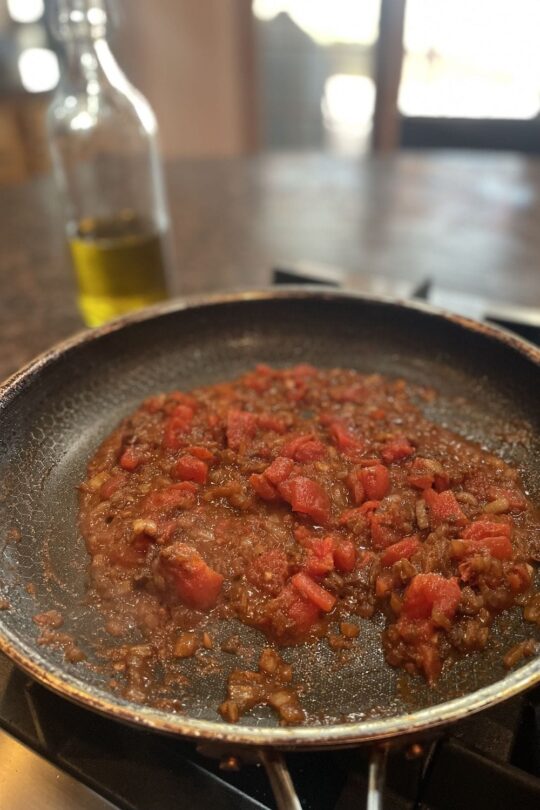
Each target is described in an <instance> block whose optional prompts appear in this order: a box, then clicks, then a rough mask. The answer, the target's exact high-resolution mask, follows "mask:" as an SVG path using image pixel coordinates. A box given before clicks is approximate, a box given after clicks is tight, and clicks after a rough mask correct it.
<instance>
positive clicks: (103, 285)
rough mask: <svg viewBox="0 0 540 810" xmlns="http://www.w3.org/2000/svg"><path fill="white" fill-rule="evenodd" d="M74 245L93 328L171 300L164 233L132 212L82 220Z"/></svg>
mask: <svg viewBox="0 0 540 810" xmlns="http://www.w3.org/2000/svg"><path fill="white" fill-rule="evenodd" d="M69 242H70V248H71V255H72V258H73V264H74V267H75V274H76V277H77V284H78V289H79V308H80V310H81V312H82V315H83V317H84V320H85V322H86V323H87V324H88V325H89V326H97V325H99V324H101V323H104V322H105V321H108V320H110V319H111V318H115V317H117V316H119V315H123V314H124V313H125V312H129V311H130V310H133V309H139V308H140V307H144V306H148V305H149V304H154V303H156V302H158V301H162V300H163V299H165V298H166V297H167V285H166V278H165V257H164V247H163V239H162V235H161V234H160V233H159V232H158V231H156V230H155V228H152V225H151V224H150V223H145V222H144V220H143V219H142V218H141V217H138V216H137V215H136V214H134V213H133V212H130V211H127V212H122V214H120V215H118V217H116V218H107V219H92V218H88V219H83V220H82V221H81V222H80V223H79V225H78V227H77V230H76V233H74V235H73V236H72V237H71V238H70V240H69Z"/></svg>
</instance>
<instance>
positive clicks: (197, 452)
mask: <svg viewBox="0 0 540 810" xmlns="http://www.w3.org/2000/svg"><path fill="white" fill-rule="evenodd" d="M186 453H189V454H190V455H192V456H195V457H196V458H200V459H201V461H208V462H209V463H210V462H212V461H214V455H213V453H212V452H211V451H210V450H208V448H207V447H200V446H199V445H198V444H196V445H191V446H190V447H186Z"/></svg>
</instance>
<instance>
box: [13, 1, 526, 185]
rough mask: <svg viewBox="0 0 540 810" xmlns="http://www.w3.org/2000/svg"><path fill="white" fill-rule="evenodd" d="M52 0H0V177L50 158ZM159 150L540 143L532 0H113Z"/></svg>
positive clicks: (114, 32) (199, 152) (54, 67)
mask: <svg viewBox="0 0 540 810" xmlns="http://www.w3.org/2000/svg"><path fill="white" fill-rule="evenodd" d="M53 5H54V3H53V0H0V183H12V182H20V181H21V180H24V179H25V178H27V177H29V176H31V175H32V174H35V173H39V172H43V171H47V169H48V152H47V147H46V142H45V128H44V115H45V110H46V107H47V104H48V103H49V100H50V96H51V93H52V92H53V90H54V87H55V86H56V83H57V81H58V75H59V66H58V55H59V54H58V48H57V45H56V43H55V42H54V40H53V39H52V37H51V35H50V32H49V30H48V26H47V15H48V13H49V14H50V12H51V10H52V8H53ZM109 7H110V13H111V18H112V19H111V32H110V41H111V45H112V47H113V50H114V51H115V54H116V55H117V57H118V60H119V62H120V64H121V66H122V67H123V68H124V69H125V71H126V73H127V75H128V77H129V78H130V79H131V80H132V81H133V83H134V84H135V85H136V86H137V87H138V88H139V89H140V90H142V92H143V93H144V94H145V95H146V96H147V98H148V99H149V100H150V102H151V104H152V106H153V107H154V110H155V112H156V114H157V117H158V120H159V124H160V128H161V142H162V148H163V152H164V155H165V157H171V158H173V157H181V156H188V157H200V156H227V155H237V154H245V153H249V152H252V151H256V150H263V149H322V150H328V151H334V152H340V153H347V154H353V155H361V154H362V153H364V152H365V151H367V150H369V149H371V148H374V149H379V150H391V149H395V148H439V147H443V148H481V149H513V150H518V151H522V152H538V151H540V120H539V110H540V49H539V48H538V31H539V30H540V0H474V2H471V1H470V0H452V2H451V3H450V2H448V0H203V1H202V2H201V0H152V2H148V0H110V2H109Z"/></svg>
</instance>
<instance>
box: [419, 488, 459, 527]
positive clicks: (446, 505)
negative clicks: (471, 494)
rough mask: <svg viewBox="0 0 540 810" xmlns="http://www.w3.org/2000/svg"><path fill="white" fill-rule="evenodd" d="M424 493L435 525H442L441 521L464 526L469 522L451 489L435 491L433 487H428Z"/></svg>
mask: <svg viewBox="0 0 540 810" xmlns="http://www.w3.org/2000/svg"><path fill="white" fill-rule="evenodd" d="M422 494H423V498H424V500H425V502H426V504H427V507H428V510H429V514H430V518H431V522H432V524H433V526H440V524H441V523H452V524H455V525H456V526H464V525H465V524H466V523H467V517H466V515H465V514H464V512H463V510H462V509H461V507H460V505H459V503H458V502H457V500H456V496H455V495H454V493H453V492H452V491H451V490H449V489H447V490H445V491H444V492H435V490H433V489H426V490H424V492H423V493H422Z"/></svg>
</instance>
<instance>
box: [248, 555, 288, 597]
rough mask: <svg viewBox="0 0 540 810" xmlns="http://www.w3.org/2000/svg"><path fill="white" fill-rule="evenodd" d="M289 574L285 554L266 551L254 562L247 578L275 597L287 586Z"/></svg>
mask: <svg viewBox="0 0 540 810" xmlns="http://www.w3.org/2000/svg"><path fill="white" fill-rule="evenodd" d="M288 573H289V564H288V562H287V556H286V554H285V552H283V551H281V550H280V549H272V550H270V551H264V552H263V553H262V554H260V555H259V556H258V557H256V558H255V559H254V560H253V562H252V563H251V565H250V567H249V568H248V570H247V573H246V576H247V578H248V580H249V581H250V582H251V583H252V584H253V585H255V586H256V587H257V588H259V589H260V590H263V591H267V592H268V593H271V594H274V595H275V594H277V593H279V591H281V589H282V588H283V586H284V585H285V582H286V581H287V576H288Z"/></svg>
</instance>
